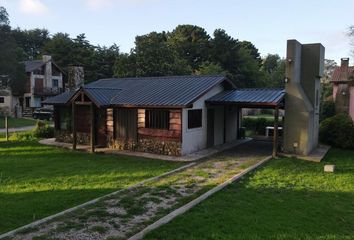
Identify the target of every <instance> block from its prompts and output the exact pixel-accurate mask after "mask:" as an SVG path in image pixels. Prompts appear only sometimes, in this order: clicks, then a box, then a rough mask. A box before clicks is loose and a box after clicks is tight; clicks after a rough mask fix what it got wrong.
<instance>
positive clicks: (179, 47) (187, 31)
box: [168, 25, 210, 70]
mask: <svg viewBox="0 0 354 240" xmlns="http://www.w3.org/2000/svg"><path fill="white" fill-rule="evenodd" d="M209 40H210V36H209V35H208V33H207V32H206V31H205V29H203V28H201V27H198V26H195V25H178V26H177V27H176V28H175V29H174V30H173V31H172V32H171V33H169V34H168V43H169V45H170V46H171V47H173V48H174V49H175V50H176V52H177V53H178V55H179V57H181V58H183V59H186V60H187V62H188V65H189V66H191V67H192V69H193V70H197V69H198V67H199V66H200V64H201V63H202V62H204V61H207V60H208V59H209V49H210V47H209Z"/></svg>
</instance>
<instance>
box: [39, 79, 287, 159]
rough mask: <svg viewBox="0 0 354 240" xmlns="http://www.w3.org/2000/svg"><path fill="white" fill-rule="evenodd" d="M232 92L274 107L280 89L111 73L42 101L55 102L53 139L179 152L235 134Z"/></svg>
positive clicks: (236, 119) (280, 96)
mask: <svg viewBox="0 0 354 240" xmlns="http://www.w3.org/2000/svg"><path fill="white" fill-rule="evenodd" d="M259 94H263V97H261V98H258V100H257V98H256V99H254V100H256V101H254V102H253V103H251V102H250V101H252V96H257V95H258V96H259ZM236 95H237V97H239V99H237V100H238V103H241V102H244V104H245V105H244V106H249V107H252V106H253V105H254V104H263V103H266V104H269V106H267V107H272V106H276V105H278V104H280V103H281V102H282V99H283V97H284V91H283V90H265V89H253V90H252V89H244V90H236V89H235V86H234V85H233V83H232V82H231V81H229V80H228V79H227V78H226V77H224V76H172V77H150V78H145V77H143V78H112V79H101V80H98V81H96V82H93V83H90V84H88V85H86V86H84V87H81V88H80V89H78V90H77V91H71V92H67V93H64V94H61V95H58V96H56V97H53V98H50V99H48V100H47V101H45V103H46V104H53V105H54V114H55V128H56V139H57V141H63V142H73V141H74V139H76V141H77V142H78V143H80V144H90V143H91V142H92V141H94V145H95V146H104V147H107V146H108V147H112V148H117V149H129V150H136V151H143V152H151V153H159V154H167V155H176V156H179V155H185V154H189V153H192V152H195V151H198V150H201V149H204V148H206V147H211V146H214V145H220V144H223V143H226V142H230V141H234V140H235V139H237V138H238V137H239V136H238V129H239V127H240V118H241V114H240V109H241V108H240V107H239V106H237V105H234V104H232V102H231V101H232V99H234V98H235V96H236ZM275 95H277V96H278V97H277V98H274V96H275ZM269 96H270V98H269ZM267 101H268V102H267ZM269 101H271V102H269ZM73 115H74V116H75V117H74V120H73V118H72V116H73ZM93 126H94V127H93ZM74 128H75V131H73V129H74ZM90 136H94V138H95V139H91V137H90Z"/></svg>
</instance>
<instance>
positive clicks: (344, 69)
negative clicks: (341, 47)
mask: <svg viewBox="0 0 354 240" xmlns="http://www.w3.org/2000/svg"><path fill="white" fill-rule="evenodd" d="M348 68H349V58H342V59H341V64H340V79H339V80H340V81H348V80H349V79H348V71H349V69H348Z"/></svg>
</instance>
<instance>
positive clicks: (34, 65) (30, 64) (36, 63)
mask: <svg viewBox="0 0 354 240" xmlns="http://www.w3.org/2000/svg"><path fill="white" fill-rule="evenodd" d="M22 63H23V64H24V65H25V69H26V72H32V71H34V70H36V69H38V68H40V67H42V66H43V65H44V64H45V62H43V61H42V60H33V61H24V62H22Z"/></svg>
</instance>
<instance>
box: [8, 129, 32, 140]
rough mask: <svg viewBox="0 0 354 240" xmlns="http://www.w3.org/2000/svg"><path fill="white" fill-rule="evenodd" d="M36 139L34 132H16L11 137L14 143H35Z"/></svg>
mask: <svg viewBox="0 0 354 240" xmlns="http://www.w3.org/2000/svg"><path fill="white" fill-rule="evenodd" d="M35 139H36V138H35V137H34V136H33V132H32V131H28V132H15V133H13V134H12V135H11V137H10V140H14V141H33V140H35Z"/></svg>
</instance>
